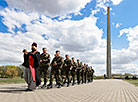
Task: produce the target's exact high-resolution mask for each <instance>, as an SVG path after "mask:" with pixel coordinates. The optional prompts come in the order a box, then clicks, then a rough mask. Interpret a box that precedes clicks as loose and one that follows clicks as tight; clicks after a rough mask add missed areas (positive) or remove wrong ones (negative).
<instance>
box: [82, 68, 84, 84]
mask: <svg viewBox="0 0 138 102" xmlns="http://www.w3.org/2000/svg"><path fill="white" fill-rule="evenodd" d="M81 82H82V83H83V82H84V71H82V72H81Z"/></svg>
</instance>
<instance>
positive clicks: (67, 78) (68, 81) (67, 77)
mask: <svg viewBox="0 0 138 102" xmlns="http://www.w3.org/2000/svg"><path fill="white" fill-rule="evenodd" d="M69 72H70V71H69V70H67V71H66V80H67V84H68V85H69V83H70V77H69Z"/></svg>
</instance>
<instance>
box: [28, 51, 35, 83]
mask: <svg viewBox="0 0 138 102" xmlns="http://www.w3.org/2000/svg"><path fill="white" fill-rule="evenodd" d="M36 52H37V51H35V52H33V54H35V53H36ZM29 67H30V70H31V73H32V77H33V81H34V82H35V81H36V80H35V68H34V58H33V57H32V56H29Z"/></svg>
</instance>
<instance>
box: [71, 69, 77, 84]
mask: <svg viewBox="0 0 138 102" xmlns="http://www.w3.org/2000/svg"><path fill="white" fill-rule="evenodd" d="M75 75H76V74H75V71H73V70H72V71H71V76H72V80H73V84H74V83H75Z"/></svg>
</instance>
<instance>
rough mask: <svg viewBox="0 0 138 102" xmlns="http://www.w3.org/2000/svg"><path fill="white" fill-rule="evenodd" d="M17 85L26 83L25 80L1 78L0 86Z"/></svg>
mask: <svg viewBox="0 0 138 102" xmlns="http://www.w3.org/2000/svg"><path fill="white" fill-rule="evenodd" d="M16 83H25V81H24V79H23V78H13V79H10V78H0V84H16Z"/></svg>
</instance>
